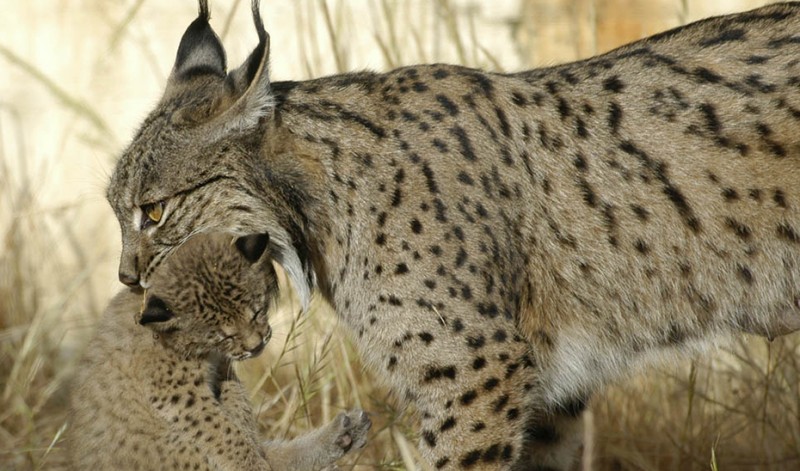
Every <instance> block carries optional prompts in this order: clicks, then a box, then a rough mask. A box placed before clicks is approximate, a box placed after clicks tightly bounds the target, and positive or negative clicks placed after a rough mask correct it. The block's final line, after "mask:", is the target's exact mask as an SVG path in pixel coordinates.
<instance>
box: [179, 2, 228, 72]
mask: <svg viewBox="0 0 800 471" xmlns="http://www.w3.org/2000/svg"><path fill="white" fill-rule="evenodd" d="M209 18H210V14H209V10H208V0H200V1H199V14H198V16H197V19H195V20H194V21H193V22H192V23H191V24H190V25H189V27H188V28H187V29H186V32H185V33H183V37H182V38H181V42H180V45H179V46H178V54H177V55H176V57H175V65H174V66H173V67H172V73H171V75H170V79H169V80H170V82H176V81H182V80H187V79H190V78H192V77H196V76H198V75H205V74H214V75H218V76H220V77H223V78H224V77H225V70H226V68H227V66H226V59H225V49H224V48H223V47H222V43H221V42H220V40H219V37H217V34H216V33H214V30H212V29H211V25H210V24H209V23H208V20H209Z"/></svg>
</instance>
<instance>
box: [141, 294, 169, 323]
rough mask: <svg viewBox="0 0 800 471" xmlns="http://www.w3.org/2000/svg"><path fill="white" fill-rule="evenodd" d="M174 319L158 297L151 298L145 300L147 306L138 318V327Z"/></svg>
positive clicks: (165, 304)
mask: <svg viewBox="0 0 800 471" xmlns="http://www.w3.org/2000/svg"><path fill="white" fill-rule="evenodd" d="M173 317H175V314H173V313H172V311H171V310H170V309H169V307H168V306H167V303H165V302H164V300H163V299H161V298H159V297H158V296H151V297H150V299H148V300H147V305H146V306H145V308H144V311H142V315H141V317H140V318H139V324H140V325H147V324H151V323H154V322H166V321H168V320H170V319H172V318H173Z"/></svg>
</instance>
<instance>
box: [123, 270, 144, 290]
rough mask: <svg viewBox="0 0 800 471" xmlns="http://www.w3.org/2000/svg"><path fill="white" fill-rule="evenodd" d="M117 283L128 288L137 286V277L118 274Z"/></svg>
mask: <svg viewBox="0 0 800 471" xmlns="http://www.w3.org/2000/svg"><path fill="white" fill-rule="evenodd" d="M119 281H121V282H122V283H123V284H125V285H128V286H130V287H134V286H139V277H138V276H137V275H131V274H129V273H125V272H119Z"/></svg>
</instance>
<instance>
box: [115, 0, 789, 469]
mask: <svg viewBox="0 0 800 471" xmlns="http://www.w3.org/2000/svg"><path fill="white" fill-rule="evenodd" d="M253 12H254V17H255V18H256V28H257V30H258V32H259V38H260V42H259V45H258V47H257V48H256V49H255V51H254V53H253V54H252V55H251V56H250V58H248V60H247V61H246V62H245V63H244V64H243V65H242V66H241V67H239V68H237V69H234V70H233V71H231V72H227V69H226V64H225V56H224V51H223V49H222V46H221V45H220V44H219V40H218V39H217V38H216V36H215V35H214V33H213V31H212V30H211V27H210V26H209V24H208V19H207V16H203V15H201V16H200V18H198V19H197V20H195V23H193V26H192V27H190V29H189V30H187V32H186V34H185V35H184V38H183V40H182V42H181V47H180V49H179V54H178V59H177V61H176V64H175V67H174V68H173V71H172V75H171V77H170V79H169V82H168V84H167V88H166V92H165V94H164V96H163V98H162V100H161V102H160V103H159V104H158V106H157V107H156V109H155V110H154V111H153V112H152V114H151V115H150V117H148V118H147V120H146V121H145V122H144V124H143V125H142V127H141V129H140V130H139V133H138V134H137V135H136V136H135V137H134V139H133V142H132V143H131V144H130V146H129V147H128V149H127V150H126V151H125V152H124V153H123V154H122V156H121V158H120V160H119V163H118V164H117V168H116V170H115V172H114V175H113V177H112V179H111V184H110V186H109V190H108V199H109V201H110V203H111V205H112V207H113V208H114V210H115V212H116V214H117V216H118V218H119V220H120V223H121V227H122V234H123V240H122V242H123V254H122V257H121V262H120V277H121V279H122V280H123V281H125V282H126V283H129V284H134V285H135V284H141V285H143V286H148V285H150V283H151V273H152V272H153V271H154V270H156V269H157V267H158V266H159V265H160V263H161V260H162V259H163V257H164V256H165V255H166V254H167V253H169V252H170V251H171V250H173V249H174V248H175V247H177V246H179V245H180V244H181V243H182V242H183V241H184V240H185V239H186V237H188V236H189V235H191V234H193V233H197V232H204V231H208V230H225V231H231V232H234V233H238V234H246V233H251V232H268V233H269V234H270V236H271V237H272V252H273V253H274V254H275V257H276V260H277V261H278V262H279V263H281V264H282V265H283V266H284V268H286V270H287V272H288V273H289V276H290V277H291V279H292V281H293V283H294V285H295V287H296V288H297V289H298V292H299V294H300V297H301V299H303V301H304V304H307V302H308V298H309V295H310V293H311V292H312V290H316V291H317V292H319V293H320V294H321V295H322V297H324V298H325V299H326V300H327V301H328V302H330V303H331V305H332V306H333V307H334V308H335V309H336V311H337V312H338V314H339V316H340V317H341V320H342V323H343V324H344V325H346V326H347V327H349V329H350V330H351V332H352V334H353V337H354V339H355V341H356V344H357V345H358V347H359V349H360V351H361V353H362V355H363V358H364V361H365V363H366V364H367V365H368V366H369V367H370V368H371V369H372V370H374V371H375V372H377V373H378V374H379V376H380V377H382V378H383V379H384V380H385V382H386V384H387V385H388V386H389V387H390V388H391V389H392V390H394V391H395V392H397V393H398V396H399V397H401V398H403V399H405V400H407V401H410V402H413V403H415V404H416V406H417V408H418V410H419V421H420V423H419V435H420V444H421V445H420V446H421V449H422V451H423V453H424V456H425V458H426V459H427V460H428V461H429V463H430V464H431V465H432V466H433V467H434V468H435V469H471V468H478V467H480V468H481V469H509V468H511V467H512V466H513V465H514V464H515V463H516V465H517V466H518V467H519V468H521V469H531V468H532V467H539V468H541V469H567V468H568V467H569V466H570V464H571V462H572V461H573V459H574V458H573V456H574V450H575V449H576V448H577V447H578V446H579V440H578V439H576V437H577V436H579V435H580V416H581V413H582V411H583V409H584V407H585V405H586V403H587V401H588V399H589V398H590V396H591V395H592V394H593V393H594V392H595V391H597V390H598V389H599V388H601V387H602V386H603V385H604V384H606V383H608V382H609V381H613V380H616V379H618V378H620V377H624V376H626V375H628V374H629V373H630V372H631V371H634V370H636V369H640V368H642V367H645V366H647V365H652V364H653V363H658V362H663V361H666V360H670V359H673V358H675V357H676V356H678V355H682V354H686V353H692V352H697V351H700V350H703V349H705V348H707V347H709V346H710V345H712V344H713V343H714V342H715V341H717V340H718V339H720V338H725V337H728V336H730V335H731V334H738V333H741V332H749V333H754V334H758V335H764V336H768V337H774V336H776V335H781V334H786V333H789V332H792V331H794V330H797V329H798V328H800V307H799V306H798V299H800V283H798V282H799V281H800V268H799V265H798V264H800V185H798V184H797V180H798V175H800V141H798V133H797V129H798V128H799V127H800V4H798V3H781V4H774V5H771V6H767V7H764V8H761V9H757V10H753V11H749V12H744V13H740V14H735V15H729V16H722V17H717V18H711V19H707V20H703V21H700V22H697V23H693V24H690V25H687V26H684V27H681V28H677V29H674V30H671V31H667V32H665V33H661V34H658V35H656V36H653V37H650V38H647V39H644V40H641V41H638V42H635V43H632V44H630V45H627V46H624V47H621V48H619V49H617V50H614V51H612V52H609V53H607V54H604V55H601V56H598V57H594V58H590V59H587V60H584V61H580V62H576V63H569V64H564V65H559V66H556V67H550V68H543V69H536V70H530V71H525V72H519V73H513V74H498V73H490V72H485V71H481V70H475V69H470V68H466V67H459V66H454V65H444V64H433V65H418V66H412V67H403V68H400V69H397V70H393V71H390V72H387V73H371V72H361V73H349V74H343V75H335V76H331V77H325V78H320V79H316V80H309V81H303V82H277V83H271V82H270V81H269V74H268V71H267V70H266V68H265V67H266V63H267V58H268V56H269V41H268V36H267V35H266V33H265V32H264V31H263V26H261V21H260V18H259V17H258V5H257V2H254V5H253ZM192 28H194V29H192ZM209 51H210V52H209ZM185 57H190V58H191V60H189V61H187V60H186V59H185ZM187 63H190V64H191V66H187V65H186V64H187ZM265 97H268V98H265ZM242 110H250V111H242ZM242 113H245V114H246V113H249V114H246V115H242ZM161 201H163V202H164V205H165V208H166V213H165V217H164V218H163V219H162V220H161V221H160V222H159V223H158V224H151V225H143V224H142V223H141V221H142V218H141V215H142V210H141V208H142V206H143V205H147V204H153V203H156V202H161Z"/></svg>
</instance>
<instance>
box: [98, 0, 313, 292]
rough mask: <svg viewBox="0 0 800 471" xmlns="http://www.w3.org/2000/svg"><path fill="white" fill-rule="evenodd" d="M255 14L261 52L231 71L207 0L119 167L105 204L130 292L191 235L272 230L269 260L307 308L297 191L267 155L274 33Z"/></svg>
mask: <svg viewBox="0 0 800 471" xmlns="http://www.w3.org/2000/svg"><path fill="white" fill-rule="evenodd" d="M252 12H253V19H254V23H255V27H256V31H257V32H258V37H259V42H258V45H257V46H256V48H255V49H254V50H253V52H252V53H251V54H250V56H249V57H248V58H247V59H246V60H245V62H244V63H243V64H242V65H241V66H240V67H238V68H236V69H233V70H231V71H227V68H226V67H227V66H226V57H225V50H224V49H223V47H222V44H221V43H220V40H219V38H218V37H217V35H216V34H215V33H214V31H213V30H212V29H211V26H210V25H209V9H208V4H207V0H201V1H200V8H199V16H198V17H197V19H195V20H194V21H193V22H192V23H191V24H190V25H189V27H188V28H187V30H186V32H185V33H184V35H183V37H182V39H181V42H180V45H179V47H178V53H177V56H176V58H175V63H174V66H173V68H172V72H171V74H170V77H169V80H168V83H167V85H166V89H165V91H164V94H163V96H162V98H161V100H160V102H159V104H158V105H157V106H156V108H155V110H153V111H152V112H151V113H150V115H149V116H148V117H147V118H146V119H145V121H144V123H142V125H141V128H140V129H139V131H138V132H137V134H136V135H135V137H134V138H133V141H132V142H131V143H130V145H129V146H128V148H127V149H126V150H125V151H124V152H123V154H122V156H121V157H120V159H119V161H118V163H117V165H116V168H115V170H114V173H113V175H112V177H111V181H110V184H109V187H108V192H107V198H108V201H109V202H110V203H111V206H112V208H113V210H114V212H115V214H116V216H117V219H118V220H119V223H120V226H121V229H122V255H121V258H120V266H119V278H120V281H122V282H123V283H125V284H127V285H130V286H136V285H141V286H142V287H145V288H147V287H149V286H151V285H152V279H153V276H154V274H155V271H156V270H157V269H158V267H159V266H160V265H161V264H162V263H163V262H164V260H165V257H167V255H169V254H170V252H172V251H173V250H174V249H175V248H177V247H178V246H180V245H181V244H182V243H184V242H185V241H186V240H187V239H188V238H189V237H190V236H192V235H193V234H198V233H203V232H211V231H215V232H229V233H232V234H236V235H245V234H253V233H269V236H270V243H271V244H272V250H271V253H272V255H273V256H274V257H275V260H276V261H278V262H279V263H280V264H281V265H283V267H284V269H285V270H286V272H287V275H288V276H289V278H290V279H291V280H292V283H293V284H294V285H295V288H296V289H297V290H298V294H299V297H300V299H301V301H302V302H303V305H304V306H307V304H308V300H309V298H310V285H311V283H312V282H313V280H312V279H311V276H312V275H311V271H310V269H309V268H308V266H307V262H306V261H305V260H304V259H303V257H302V254H303V253H304V252H303V250H302V247H303V245H304V244H303V243H302V241H301V240H299V238H301V236H302V231H300V230H299V229H298V227H297V225H296V223H291V222H287V221H286V219H287V216H286V214H287V211H286V210H285V209H286V208H285V206H286V203H285V201H286V193H287V188H291V187H292V184H291V182H288V183H287V182H286V179H285V178H283V180H282V182H281V183H282V185H283V186H282V187H280V188H278V186H279V185H277V184H273V183H274V181H275V180H276V179H275V174H276V173H278V172H277V171H276V170H275V169H274V168H272V167H270V166H269V164H268V163H267V162H268V159H269V156H268V155H265V153H267V151H265V150H264V149H265V146H264V139H266V138H265V136H266V135H268V134H269V133H268V132H266V129H267V128H268V127H269V123H270V119H271V115H272V113H273V109H274V100H273V96H272V94H271V91H270V81H269V74H268V70H267V62H268V59H269V36H268V35H267V33H266V31H265V30H264V25H263V23H262V21H261V17H260V15H259V9H258V1H257V0H253V2H252ZM275 139H277V138H275ZM285 174H291V172H283V173H281V175H285ZM289 191H291V190H289ZM292 224H294V226H293V225H292ZM298 247H301V248H300V249H298ZM301 259H303V260H301Z"/></svg>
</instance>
